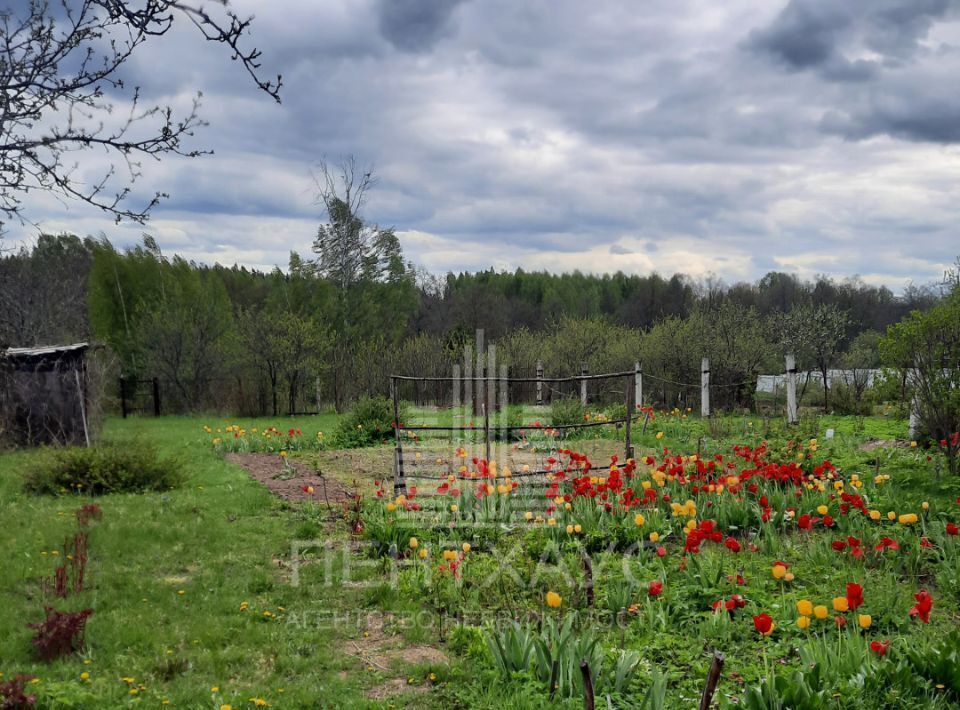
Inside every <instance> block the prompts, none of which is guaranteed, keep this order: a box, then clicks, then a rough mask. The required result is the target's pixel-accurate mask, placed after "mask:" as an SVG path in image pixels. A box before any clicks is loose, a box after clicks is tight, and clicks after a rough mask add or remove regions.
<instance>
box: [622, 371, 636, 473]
mask: <svg viewBox="0 0 960 710" xmlns="http://www.w3.org/2000/svg"><path fill="white" fill-rule="evenodd" d="M633 376H634V379H636V376H637V373H636V372H634V375H633ZM629 377H630V376H629V375H627V378H628V379H627V382H626V383H625V384H626V387H624V389H625V390H626V391H627V422H626V424H625V425H624V431H623V455H624V459H625V461H624V463H626V462H627V461H629V460H630V459H632V458H633V437H632V436H631V434H632V433H633V417H634V415H635V414H636V412H637V406H636V404H635V402H634V399H633V398H634V396H635V395H636V390H635V389H634V388H632V387H631V386H630V381H629Z"/></svg>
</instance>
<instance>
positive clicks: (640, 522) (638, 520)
mask: <svg viewBox="0 0 960 710" xmlns="http://www.w3.org/2000/svg"><path fill="white" fill-rule="evenodd" d="M633 522H635V523H636V524H637V527H640V526H642V525H643V524H644V523H645V522H647V520H646V518H644V517H643V515H642V514H641V513H637V514H636V515H635V516H634V517H633Z"/></svg>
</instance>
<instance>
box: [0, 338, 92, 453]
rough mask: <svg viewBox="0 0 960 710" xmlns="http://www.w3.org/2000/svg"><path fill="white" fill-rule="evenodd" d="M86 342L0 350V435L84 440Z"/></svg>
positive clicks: (30, 441)
mask: <svg viewBox="0 0 960 710" xmlns="http://www.w3.org/2000/svg"><path fill="white" fill-rule="evenodd" d="M91 347H92V346H91V344H90V343H74V344H72V345H51V346H40V347H32V348H6V349H5V350H0V440H3V441H5V442H6V443H8V444H13V445H16V446H37V445H40V444H53V443H59V444H84V443H86V444H88V445H89V441H90V426H89V409H90V396H89V392H88V376H87V363H86V358H87V353H88V351H89V350H90V349H91Z"/></svg>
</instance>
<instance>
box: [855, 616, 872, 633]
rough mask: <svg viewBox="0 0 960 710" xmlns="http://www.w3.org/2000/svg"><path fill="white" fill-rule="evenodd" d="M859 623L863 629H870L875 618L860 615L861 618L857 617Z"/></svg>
mask: <svg viewBox="0 0 960 710" xmlns="http://www.w3.org/2000/svg"><path fill="white" fill-rule="evenodd" d="M857 623H858V624H860V628H861V629H869V628H870V625H871V624H872V623H873V617H872V616H870V615H869V614H860V616H858V617H857Z"/></svg>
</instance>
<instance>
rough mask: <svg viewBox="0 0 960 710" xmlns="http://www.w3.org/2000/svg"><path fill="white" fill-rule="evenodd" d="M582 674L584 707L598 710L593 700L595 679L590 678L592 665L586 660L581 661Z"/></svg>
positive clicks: (588, 709) (587, 709)
mask: <svg viewBox="0 0 960 710" xmlns="http://www.w3.org/2000/svg"><path fill="white" fill-rule="evenodd" d="M580 674H581V675H582V676H583V707H584V708H585V709H586V710H596V706H595V705H594V698H593V678H591V677H590V664H589V663H587V659H586V658H584V659H582V660H581V661H580Z"/></svg>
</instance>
